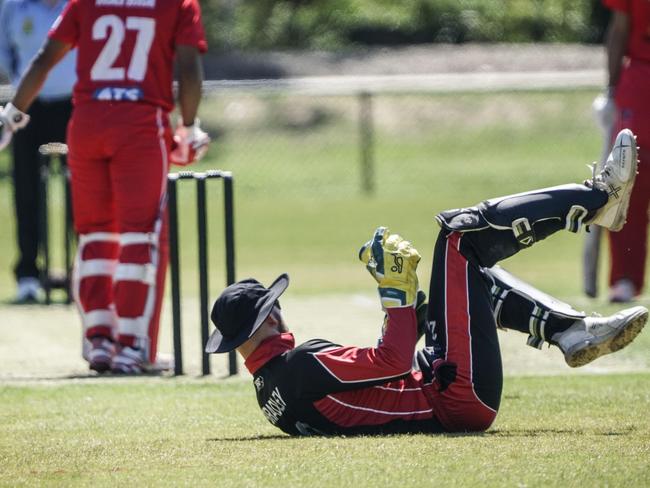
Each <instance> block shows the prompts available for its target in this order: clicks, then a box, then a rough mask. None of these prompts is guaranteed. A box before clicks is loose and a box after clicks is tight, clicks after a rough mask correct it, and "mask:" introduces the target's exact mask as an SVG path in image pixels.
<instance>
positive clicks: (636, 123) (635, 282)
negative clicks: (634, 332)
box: [608, 61, 650, 301]
mask: <svg viewBox="0 0 650 488" xmlns="http://www.w3.org/2000/svg"><path fill="white" fill-rule="evenodd" d="M616 104H617V106H618V118H617V121H616V131H615V132H618V131H619V130H621V129H624V128H629V129H632V132H634V134H636V136H637V145H638V146H639V173H638V175H637V177H636V182H635V184H634V189H633V190H632V196H631V198H630V206H629V209H628V213H627V223H626V224H625V226H624V227H623V229H621V230H620V231H619V232H609V233H608V234H609V242H610V276H609V285H610V287H614V288H612V293H611V296H610V298H611V299H612V300H614V301H619V300H620V301H628V300H629V299H631V298H633V296H634V295H636V294H640V293H641V291H642V290H643V286H644V282H645V269H646V259H647V253H648V251H647V249H648V248H647V242H648V210H649V206H650V64H648V63H644V62H639V61H635V62H633V63H631V64H630V65H629V67H627V68H626V69H625V70H624V71H623V73H622V75H621V81H620V83H619V85H618V87H617V93H616ZM623 280H627V282H628V283H631V285H632V287H633V290H630V291H627V290H628V289H629V285H622V286H621V287H620V288H619V289H618V290H617V288H616V285H617V284H620V283H621V282H622V281H623ZM626 295H627V296H626Z"/></svg>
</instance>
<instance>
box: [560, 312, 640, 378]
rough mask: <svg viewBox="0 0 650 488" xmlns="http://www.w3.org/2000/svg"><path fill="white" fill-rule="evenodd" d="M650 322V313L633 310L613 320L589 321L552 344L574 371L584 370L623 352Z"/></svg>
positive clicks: (577, 325)
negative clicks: (582, 368)
mask: <svg viewBox="0 0 650 488" xmlns="http://www.w3.org/2000/svg"><path fill="white" fill-rule="evenodd" d="M647 320H648V309H647V308H645V307H632V308H627V309H625V310H621V311H620V312H617V313H615V314H614V315H610V316H609V317H585V318H584V319H581V320H576V322H575V323H574V324H573V325H572V326H571V327H569V328H568V329H567V330H565V331H564V332H558V333H556V334H554V335H553V337H552V338H551V341H552V343H553V344H556V345H557V346H558V347H559V348H560V349H561V350H562V352H563V353H564V359H565V360H566V362H567V364H568V365H569V366H571V367H572V368H577V367H579V366H584V365H585V364H587V363H590V362H592V361H593V360H594V359H596V358H599V357H600V356H603V355H605V354H609V353H612V352H615V351H618V350H619V349H623V348H624V347H625V346H627V345H628V344H629V343H631V342H632V341H633V340H634V338H635V337H636V336H637V335H639V332H641V329H643V326H644V325H645V323H646V322H647Z"/></svg>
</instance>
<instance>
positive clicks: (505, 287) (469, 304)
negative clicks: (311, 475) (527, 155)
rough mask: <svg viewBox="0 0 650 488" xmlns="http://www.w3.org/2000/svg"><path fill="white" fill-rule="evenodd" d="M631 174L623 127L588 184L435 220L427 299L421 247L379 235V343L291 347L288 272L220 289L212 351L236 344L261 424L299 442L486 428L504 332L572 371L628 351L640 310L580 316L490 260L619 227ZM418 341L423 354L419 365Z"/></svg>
mask: <svg viewBox="0 0 650 488" xmlns="http://www.w3.org/2000/svg"><path fill="white" fill-rule="evenodd" d="M635 175H636V144H635V141H634V137H633V135H632V133H631V132H630V131H629V130H625V131H622V132H621V133H620V134H619V136H618V137H617V139H616V142H615V145H614V149H613V152H612V154H611V155H610V157H609V159H608V160H607V162H606V163H605V165H604V168H603V170H602V172H601V173H600V174H598V175H596V176H595V177H594V178H593V180H591V181H588V182H585V184H581V185H578V184H570V185H563V186H558V187H553V188H545V189H541V190H536V191H530V192H526V193H520V194H517V195H510V196H506V197H501V198H494V199H490V200H486V201H484V202H482V203H480V204H479V205H477V206H475V207H470V208H459V209H454V210H448V211H446V212H442V213H440V214H438V216H437V217H436V218H437V220H438V223H439V224H440V226H441V228H442V229H441V231H440V234H439V236H438V240H437V241H436V245H435V248H434V252H433V269H432V272H431V283H430V285H429V299H430V300H429V303H428V305H427V304H426V303H425V296H424V293H423V292H421V291H418V279H417V274H416V268H417V265H418V262H419V260H420V255H419V254H418V252H417V250H416V249H415V248H414V247H413V246H412V245H411V243H410V242H408V241H405V240H404V239H402V238H401V237H399V236H398V235H391V234H390V233H389V232H388V229H386V228H383V227H380V228H378V229H377V231H376V232H375V234H374V236H373V237H372V239H371V240H370V241H369V242H367V243H366V244H365V245H364V246H363V247H362V248H361V251H360V252H359V258H360V259H361V261H362V262H363V263H365V264H366V267H367V269H368V271H370V274H371V275H372V277H373V278H374V279H375V280H376V282H377V284H378V291H379V296H380V299H381V304H382V307H383V309H384V310H385V311H386V320H385V325H384V329H383V333H382V337H381V339H380V342H379V345H378V346H377V347H355V346H342V345H340V344H334V343H332V342H330V341H327V340H324V339H314V340H311V341H307V342H305V343H303V344H301V345H299V346H296V345H295V342H294V339H293V335H292V334H291V333H290V332H289V330H288V329H287V327H286V325H285V323H284V321H283V319H282V313H281V310H280V304H279V301H278V300H279V298H280V295H281V294H282V293H283V292H284V290H285V289H286V288H287V286H288V285H289V277H288V276H287V275H286V274H285V275H281V276H280V277H279V278H278V279H277V280H275V282H274V283H272V284H271V286H269V287H268V288H265V287H264V286H262V284H261V283H259V282H258V281H256V280H253V279H248V280H243V281H240V282H238V283H235V284H233V285H231V286H229V287H228V288H226V289H225V290H224V292H223V293H222V294H221V295H220V296H219V298H218V299H217V300H216V302H215V304H214V307H213V309H212V315H211V318H212V321H213V322H214V324H215V326H216V330H215V331H214V332H213V334H212V335H211V336H210V340H209V341H208V344H207V346H206V351H207V352H216V353H223V352H228V351H231V350H234V349H237V350H238V351H239V353H240V354H241V355H242V356H243V357H244V359H245V360H246V367H247V368H248V370H249V371H250V372H251V374H252V375H253V384H254V386H255V390H256V392H257V401H258V403H259V406H260V408H261V410H262V412H263V414H264V416H265V417H266V418H267V419H268V420H269V422H271V423H272V424H273V425H275V426H277V427H278V428H280V429H282V430H283V431H284V432H286V433H288V434H291V435H313V434H384V433H398V432H441V431H452V432H459V431H482V430H485V429H487V428H488V427H489V426H490V425H491V424H492V422H493V421H494V419H495V417H496V415H497V411H498V409H499V405H500V402H501V389H502V383H503V376H502V370H501V355H500V352H499V340H498V337H497V327H503V328H507V329H514V330H518V331H521V332H524V333H526V334H528V336H529V338H528V343H529V344H530V345H532V346H536V347H541V346H542V344H543V343H544V342H547V343H549V344H551V345H554V346H557V347H558V348H559V349H560V350H561V351H562V353H563V354H564V359H565V360H566V362H567V363H568V364H569V366H573V367H576V366H582V365H584V364H587V363H589V362H591V361H593V360H594V359H596V358H598V357H599V356H602V355H603V354H608V353H610V352H614V351H616V350H618V349H621V348H623V347H625V346H626V345H627V344H629V343H630V342H631V341H632V340H633V339H634V338H635V337H636V335H637V334H638V333H639V332H640V331H641V329H642V328H643V326H644V324H645V323H646V321H647V319H648V310H647V309H646V308H644V307H633V308H629V309H627V310H623V311H621V312H619V313H617V314H615V315H612V316H610V317H586V316H585V314H584V313H581V312H578V311H576V310H574V309H573V308H571V307H570V306H569V305H567V304H565V303H562V302H560V301H558V300H556V299H554V298H552V297H550V296H549V295H546V294H544V293H542V292H540V291H539V290H536V289H535V288H533V287H532V286H530V285H527V284H525V283H524V282H522V281H521V280H518V279H517V278H515V277H514V276H512V275H511V274H509V273H507V272H506V271H505V270H503V269H501V268H499V267H496V266H494V265H495V264H496V263H497V262H498V261H501V260H503V259H505V258H507V257H509V256H512V255H513V254H515V253H517V252H518V251H520V250H523V249H526V248H528V247H530V246H532V245H533V244H534V243H535V242H538V241H541V240H542V239H545V238H546V237H548V236H550V235H551V234H553V233H555V232H557V231H559V230H561V229H567V230H569V231H571V232H578V230H579V229H580V228H581V226H582V224H588V225H589V224H598V225H601V226H602V227H605V228H607V229H610V230H614V231H616V230H619V229H620V228H621V227H622V226H623V224H624V223H625V212H626V209H627V206H628V201H629V197H630V192H631V190H632V187H633V184H634V177H635ZM612 188H616V189H617V190H616V191H611V189H612ZM349 325H350V326H351V327H353V326H354V325H353V324H349ZM419 336H424V339H425V347H424V348H423V349H421V350H420V351H418V352H417V354H415V361H414V352H415V346H416V343H417V341H418V337H419ZM414 363H415V364H416V365H417V366H416V367H414Z"/></svg>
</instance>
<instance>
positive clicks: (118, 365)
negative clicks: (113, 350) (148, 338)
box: [111, 346, 174, 375]
mask: <svg viewBox="0 0 650 488" xmlns="http://www.w3.org/2000/svg"><path fill="white" fill-rule="evenodd" d="M119 347H120V348H119V351H118V353H117V354H116V355H115V356H113V360H112V362H111V371H112V372H113V374H130V375H136V374H160V373H164V372H166V371H171V370H172V369H174V356H172V355H170V354H163V353H158V355H157V356H156V361H155V362H154V363H150V362H149V361H148V358H147V353H146V351H145V350H144V349H137V348H133V347H128V346H119Z"/></svg>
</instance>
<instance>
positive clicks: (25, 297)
mask: <svg viewBox="0 0 650 488" xmlns="http://www.w3.org/2000/svg"><path fill="white" fill-rule="evenodd" d="M17 285H18V290H17V291H16V298H14V300H13V302H12V303H13V304H15V305H26V304H32V303H38V297H39V296H40V293H41V282H40V281H39V280H38V278H32V277H25V278H20V279H19V280H18V283H17Z"/></svg>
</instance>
